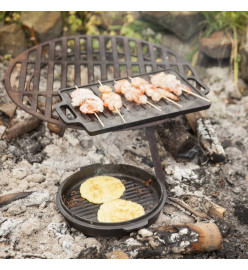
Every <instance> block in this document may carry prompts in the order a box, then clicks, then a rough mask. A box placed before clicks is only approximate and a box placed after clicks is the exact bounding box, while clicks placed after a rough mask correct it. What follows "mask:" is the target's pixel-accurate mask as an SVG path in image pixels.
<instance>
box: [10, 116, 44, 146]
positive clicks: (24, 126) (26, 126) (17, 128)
mask: <svg viewBox="0 0 248 270" xmlns="http://www.w3.org/2000/svg"><path fill="white" fill-rule="evenodd" d="M40 123H41V121H40V120H39V119H37V118H34V117H33V118H30V119H28V120H24V121H22V122H19V123H17V124H15V125H14V126H12V127H10V128H8V129H7V130H6V138H7V141H8V142H10V141H12V140H13V139H15V138H18V137H20V136H21V135H23V134H25V133H27V132H30V131H32V130H34V129H36V128H37V127H38V126H39V125H40Z"/></svg>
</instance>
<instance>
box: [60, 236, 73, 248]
mask: <svg viewBox="0 0 248 270" xmlns="http://www.w3.org/2000/svg"><path fill="white" fill-rule="evenodd" d="M73 241H74V238H73V237H72V236H71V235H69V234H66V235H63V236H61V237H60V238H59V243H60V245H63V243H64V242H68V243H73Z"/></svg>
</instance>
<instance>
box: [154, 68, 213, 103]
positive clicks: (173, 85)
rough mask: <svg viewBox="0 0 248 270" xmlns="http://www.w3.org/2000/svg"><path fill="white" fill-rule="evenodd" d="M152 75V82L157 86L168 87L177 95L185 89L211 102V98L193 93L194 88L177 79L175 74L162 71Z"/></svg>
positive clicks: (167, 88)
mask: <svg viewBox="0 0 248 270" xmlns="http://www.w3.org/2000/svg"><path fill="white" fill-rule="evenodd" d="M151 77H152V78H151V82H152V84H153V85H155V86H156V87H160V88H163V89H166V90H168V91H172V92H174V93H175V94H176V95H181V94H182V91H184V92H186V93H188V94H190V95H193V96H195V97H198V98H201V99H203V100H206V101H208V102H210V100H209V99H207V98H204V97H202V96H200V95H197V94H195V93H193V92H192V90H191V89H190V88H189V87H188V86H187V85H184V84H182V83H181V82H180V81H179V80H178V79H177V77H176V76H175V75H173V74H165V73H164V72H160V73H158V74H156V75H153V76H151Z"/></svg>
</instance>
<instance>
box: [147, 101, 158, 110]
mask: <svg viewBox="0 0 248 270" xmlns="http://www.w3.org/2000/svg"><path fill="white" fill-rule="evenodd" d="M146 103H147V104H149V105H151V106H152V107H154V108H155V109H157V110H159V111H162V110H161V109H160V108H159V107H157V106H155V105H154V104H152V103H151V102H149V101H147V102H146Z"/></svg>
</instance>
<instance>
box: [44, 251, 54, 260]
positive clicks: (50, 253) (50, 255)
mask: <svg viewBox="0 0 248 270" xmlns="http://www.w3.org/2000/svg"><path fill="white" fill-rule="evenodd" d="M43 256H44V257H46V258H47V259H54V257H55V256H54V254H52V252H50V251H45V252H44V253H43Z"/></svg>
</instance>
